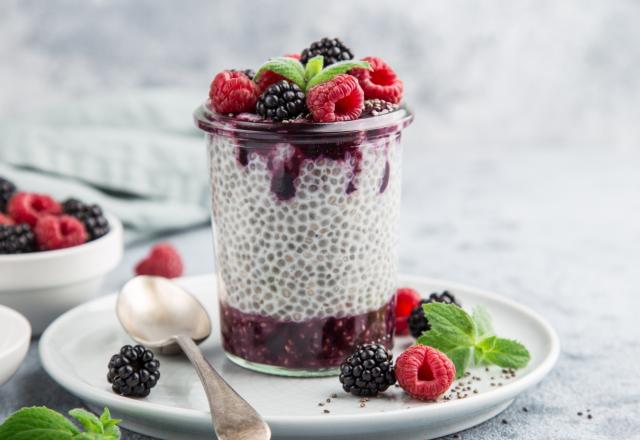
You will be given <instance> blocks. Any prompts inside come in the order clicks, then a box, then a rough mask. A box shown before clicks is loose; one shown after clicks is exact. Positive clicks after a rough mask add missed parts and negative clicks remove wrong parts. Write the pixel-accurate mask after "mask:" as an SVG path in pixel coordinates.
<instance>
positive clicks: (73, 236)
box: [34, 215, 87, 251]
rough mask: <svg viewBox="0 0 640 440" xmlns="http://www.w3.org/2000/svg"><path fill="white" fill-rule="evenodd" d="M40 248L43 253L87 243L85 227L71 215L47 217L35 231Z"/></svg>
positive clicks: (40, 221)
mask: <svg viewBox="0 0 640 440" xmlns="http://www.w3.org/2000/svg"><path fill="white" fill-rule="evenodd" d="M34 232H35V235H36V241H37V243H38V248H39V249H40V250H42V251H49V250H54V249H62V248H68V247H71V246H77V245H79V244H82V243H84V242H86V241H87V231H86V230H85V228H84V225H83V224H82V223H81V222H80V220H78V219H77V218H75V217H71V216H70V215H61V216H60V217H55V216H53V215H45V216H43V217H40V219H38V223H37V224H36V227H35V229H34Z"/></svg>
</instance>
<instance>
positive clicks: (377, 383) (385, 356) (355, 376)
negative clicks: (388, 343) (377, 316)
mask: <svg viewBox="0 0 640 440" xmlns="http://www.w3.org/2000/svg"><path fill="white" fill-rule="evenodd" d="M340 383H342V388H343V389H344V390H345V391H346V392H347V393H351V394H353V395H355V396H361V397H370V396H375V395H377V394H378V392H382V391H385V390H386V389H387V388H389V387H390V386H391V385H393V384H394V383H396V375H395V371H394V369H393V355H392V354H391V352H390V351H387V349H386V348H385V347H384V346H382V345H380V344H365V345H359V346H358V347H357V348H356V351H355V352H354V353H353V354H352V355H350V356H349V357H347V359H345V361H344V362H343V363H342V364H341V365H340Z"/></svg>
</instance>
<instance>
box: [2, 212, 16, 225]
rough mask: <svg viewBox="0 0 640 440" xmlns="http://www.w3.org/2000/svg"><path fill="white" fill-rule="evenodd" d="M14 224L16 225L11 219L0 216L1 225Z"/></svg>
mask: <svg viewBox="0 0 640 440" xmlns="http://www.w3.org/2000/svg"><path fill="white" fill-rule="evenodd" d="M12 224H14V221H13V219H12V218H11V217H9V216H7V215H4V214H0V225H12Z"/></svg>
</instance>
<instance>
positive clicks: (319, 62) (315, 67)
mask: <svg viewBox="0 0 640 440" xmlns="http://www.w3.org/2000/svg"><path fill="white" fill-rule="evenodd" d="M323 66H324V57H323V56H322V55H316V56H315V57H313V58H311V59H310V60H309V61H307V67H306V68H305V70H304V79H305V81H309V80H310V79H311V78H313V77H314V76H316V75H317V74H318V73H320V71H321V70H322V67H323Z"/></svg>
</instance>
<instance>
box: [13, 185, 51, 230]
mask: <svg viewBox="0 0 640 440" xmlns="http://www.w3.org/2000/svg"><path fill="white" fill-rule="evenodd" d="M7 211H8V213H9V216H10V217H11V218H12V219H13V220H14V221H15V222H16V223H27V224H28V225H29V226H31V227H33V226H35V224H36V222H37V221H38V219H39V218H40V217H42V216H44V215H47V214H53V215H57V214H60V213H61V212H62V207H61V206H60V204H59V203H58V202H56V201H55V200H53V199H52V198H51V197H49V196H46V195H43V194H34V193H27V192H19V193H16V194H15V195H14V196H13V197H11V200H9V205H8V206H7Z"/></svg>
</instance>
